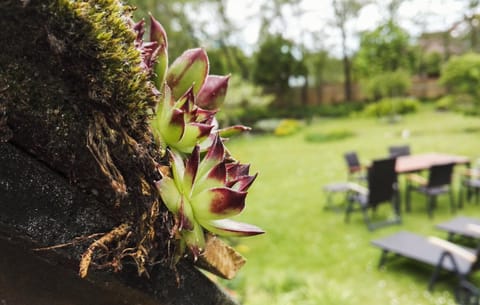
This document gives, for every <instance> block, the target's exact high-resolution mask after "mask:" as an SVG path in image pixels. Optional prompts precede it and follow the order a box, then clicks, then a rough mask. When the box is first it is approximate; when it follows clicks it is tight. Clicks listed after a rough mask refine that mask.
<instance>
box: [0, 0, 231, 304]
mask: <svg viewBox="0 0 480 305" xmlns="http://www.w3.org/2000/svg"><path fill="white" fill-rule="evenodd" d="M129 13H130V12H129V8H128V7H125V6H122V5H121V4H120V3H119V2H118V1H116V0H100V1H75V0H49V1H36V0H31V1H28V0H24V1H18V0H7V1H2V2H0V27H1V28H2V31H0V45H1V46H2V51H1V52H0V142H2V143H1V144H0V148H1V154H2V158H1V160H0V162H1V165H0V170H1V171H0V192H2V193H3V194H4V195H3V198H2V199H1V201H0V207H1V210H0V222H1V223H0V224H1V225H6V226H8V227H10V228H12V230H13V229H15V230H16V232H19V233H20V234H22V235H27V236H28V237H29V238H31V239H32V240H34V241H36V242H38V243H39V244H40V245H41V246H44V247H47V246H53V245H58V244H64V243H69V242H71V241H73V240H74V239H75V238H77V237H87V236H90V235H92V234H95V233H103V234H104V235H103V237H101V243H97V244H95V243H94V242H93V240H92V239H87V238H84V239H83V240H82V239H76V241H77V242H75V243H73V244H72V245H71V246H69V247H64V248H62V253H63V255H68V256H70V257H72V258H75V259H77V260H80V259H81V258H83V260H82V261H83V263H85V261H90V260H86V259H85V257H86V256H90V257H88V259H91V262H92V263H91V264H90V265H87V266H83V267H84V268H86V267H90V270H91V271H90V272H92V270H95V269H96V268H94V267H104V268H103V269H105V270H109V271H111V270H114V271H120V270H121V269H122V267H124V268H123V269H124V270H122V271H121V272H118V273H117V275H116V276H118V277H119V278H121V279H122V280H125V281H127V282H128V283H129V284H132V285H133V286H135V287H138V288H141V289H142V290H144V291H145V292H148V293H150V294H152V295H155V296H156V297H157V298H158V299H159V300H162V304H202V303H205V304H230V303H231V302H232V301H231V300H229V299H228V298H227V297H225V295H223V294H222V293H221V292H220V291H219V290H216V288H214V286H209V285H210V284H208V281H206V282H205V279H204V278H203V277H202V275H201V274H200V273H199V272H198V271H196V270H195V269H194V268H193V267H192V266H191V264H189V263H186V262H181V263H180V264H179V265H178V266H179V267H178V266H177V267H178V268H176V269H175V268H172V267H171V266H172V257H173V253H174V251H175V249H174V247H173V246H172V245H173V244H174V243H172V242H171V238H172V237H171V227H172V224H173V221H172V218H171V216H170V214H169V213H168V212H167V210H166V209H165V207H164V205H163V204H162V202H161V201H160V199H159V195H158V193H157V190H156V188H155V185H154V182H155V181H156V180H158V179H160V176H159V174H158V167H159V166H161V165H162V163H164V160H163V159H162V156H161V154H160V153H159V151H160V149H159V147H158V146H157V145H156V144H155V143H154V142H153V141H152V137H151V133H150V132H149V127H148V118H149V115H150V114H151V113H152V111H153V109H154V107H155V104H156V102H157V100H156V99H157V98H156V96H155V94H154V93H153V92H154V91H153V87H152V84H151V83H150V81H149V77H148V75H147V73H146V72H144V71H143V70H142V69H141V66H140V61H141V57H140V54H139V52H138V51H137V50H136V49H135V47H134V44H133V41H134V39H135V34H134V33H133V32H132V31H131V30H130V28H129V27H128V22H129ZM12 232H13V231H12ZM102 238H103V239H102ZM82 254H83V257H82ZM125 262H132V265H134V266H135V267H136V268H133V269H132V268H129V267H128V264H127V265H125ZM154 266H155V267H154ZM105 267H107V268H105ZM137 272H138V273H140V274H141V276H137V275H136V273H137ZM147 275H150V276H152V277H153V278H156V279H157V280H158V279H161V281H162V282H163V283H162V284H161V285H160V284H159V283H155V282H153V281H152V279H148V278H147ZM189 281H190V283H187V282H189ZM195 282H197V283H198V284H199V287H196V288H195V285H192V284H194V283H195ZM192 287H193V288H192ZM187 290H188V291H189V292H188V293H187ZM196 293H198V295H196ZM209 293H210V294H209ZM195 299H196V301H192V300H195Z"/></svg>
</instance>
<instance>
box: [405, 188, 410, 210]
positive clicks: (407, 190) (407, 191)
mask: <svg viewBox="0 0 480 305" xmlns="http://www.w3.org/2000/svg"><path fill="white" fill-rule="evenodd" d="M411 191H412V189H411V187H410V183H408V184H407V186H406V187H405V210H406V211H407V212H410V209H411V207H410V200H411V196H412V194H411Z"/></svg>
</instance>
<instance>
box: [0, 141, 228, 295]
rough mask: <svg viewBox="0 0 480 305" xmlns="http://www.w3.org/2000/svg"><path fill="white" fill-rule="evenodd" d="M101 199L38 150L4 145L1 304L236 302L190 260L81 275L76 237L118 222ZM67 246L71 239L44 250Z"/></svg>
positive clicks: (0, 160) (81, 246) (0, 165)
mask: <svg viewBox="0 0 480 305" xmlns="http://www.w3.org/2000/svg"><path fill="white" fill-rule="evenodd" d="M95 201H96V198H95V197H94V196H91V195H88V194H85V193H84V192H82V191H78V190H77V189H76V188H74V187H72V186H71V185H70V183H68V181H67V180H65V179H64V178H63V177H62V176H60V175H59V174H58V173H56V172H55V171H52V169H50V168H49V167H48V166H47V165H46V164H44V163H43V162H42V161H38V160H36V159H35V158H34V156H32V155H30V154H29V153H26V152H24V151H22V150H21V149H19V148H17V147H15V146H14V145H12V144H10V143H1V144H0V206H1V211H0V249H1V253H0V254H1V255H0V302H2V300H5V302H4V303H5V304H8V305H23V304H25V305H27V304H28V305H30V304H31V305H34V304H35V305H37V304H39V305H41V304H52V305H55V304H59V305H63V304H65V305H66V304H75V305H76V304H85V305H87V304H88V305H95V304H102V305H103V304H105V305H106V304H145V305H149V304H160V305H190V304H191V305H194V304H195V305H199V304H200V305H201V304H224V305H230V304H231V305H234V304H236V302H235V301H234V300H233V299H231V298H230V297H229V296H228V295H227V294H226V293H225V292H224V291H223V290H222V289H221V288H219V287H218V286H216V284H214V283H213V282H211V281H210V280H209V279H208V278H207V277H205V276H204V275H203V274H202V273H201V272H200V271H198V270H197V269H196V268H195V267H193V266H192V265H191V264H190V263H189V262H188V261H181V262H180V263H179V264H178V265H176V266H175V268H172V267H171V266H170V265H167V264H162V263H159V264H158V265H156V266H155V267H152V268H151V270H150V274H149V275H150V277H149V278H147V277H145V276H138V274H137V268H136V266H135V263H134V261H133V260H132V261H130V262H129V261H126V262H124V266H123V269H122V271H121V272H117V273H112V272H109V271H108V270H107V271H105V270H103V271H102V270H95V266H92V270H91V272H90V273H89V276H88V277H87V279H84V280H82V279H80V277H79V276H78V263H79V262H78V258H79V256H80V254H81V253H82V252H83V251H84V250H85V248H86V246H87V245H88V241H87V240H83V241H80V242H79V243H78V244H73V245H70V244H69V243H70V242H72V241H74V240H75V238H76V237H81V236H89V235H91V234H94V233H102V232H105V231H106V230H109V229H110V228H111V227H112V226H114V224H115V220H114V218H112V217H109V216H108V215H109V212H108V209H107V210H105V209H104V208H101V205H100V204H98V203H95ZM61 244H69V245H68V246H65V247H61V248H58V249H42V248H45V247H50V246H55V245H61ZM34 249H40V250H34ZM42 302H43V303H42ZM0 304H2V305H3V303H0Z"/></svg>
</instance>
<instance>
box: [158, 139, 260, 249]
mask: <svg viewBox="0 0 480 305" xmlns="http://www.w3.org/2000/svg"><path fill="white" fill-rule="evenodd" d="M225 157H226V153H225V147H224V145H223V143H222V141H221V139H220V137H219V136H218V135H217V136H216V137H215V138H214V141H213V144H212V145H211V146H210V148H209V149H208V151H207V153H206V154H205V156H204V157H203V159H202V158H201V156H200V148H199V146H198V145H197V146H195V148H194V150H193V152H192V154H191V155H190V156H189V157H188V158H187V159H186V161H185V162H184V160H183V159H182V156H181V155H180V154H178V153H176V152H174V151H171V152H170V158H171V164H172V176H171V177H170V176H167V175H165V176H164V177H162V179H161V180H160V181H158V182H157V187H158V190H159V192H160V194H161V197H162V200H163V202H164V203H165V205H166V206H167V208H168V209H169V210H170V211H171V212H172V213H174V214H175V216H176V219H177V229H178V232H179V233H180V235H181V238H182V240H183V242H184V243H185V244H186V246H188V247H189V249H190V250H191V252H192V253H193V255H194V257H197V256H198V255H199V254H200V253H201V251H202V250H203V247H204V245H205V240H204V231H203V229H206V230H208V231H210V232H212V233H215V234H217V235H221V236H250V235H257V234H261V233H263V231H262V230H261V229H260V228H258V227H256V226H254V225H250V224H246V223H240V222H236V221H233V220H230V219H228V218H229V217H232V216H235V215H237V214H239V213H240V212H241V211H242V210H243V209H244V207H245V197H246V196H247V190H248V188H249V187H250V185H251V184H252V183H253V181H254V180H255V178H256V176H257V175H256V174H255V175H249V165H245V164H241V163H239V162H234V161H233V162H232V161H230V160H227V158H225Z"/></svg>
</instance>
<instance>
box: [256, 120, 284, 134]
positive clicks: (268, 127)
mask: <svg viewBox="0 0 480 305" xmlns="http://www.w3.org/2000/svg"><path fill="white" fill-rule="evenodd" d="M281 122H282V120H281V119H263V120H259V121H257V122H256V123H255V124H254V125H253V131H254V132H269V133H273V132H275V129H277V127H278V126H279V125H280V123H281Z"/></svg>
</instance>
